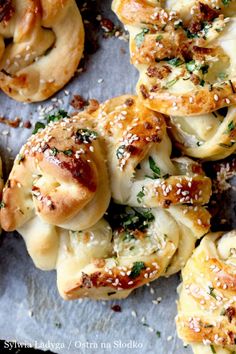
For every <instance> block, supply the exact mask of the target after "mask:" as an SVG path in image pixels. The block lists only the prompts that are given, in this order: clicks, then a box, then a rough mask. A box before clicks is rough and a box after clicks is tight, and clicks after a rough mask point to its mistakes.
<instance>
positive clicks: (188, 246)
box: [1, 96, 211, 299]
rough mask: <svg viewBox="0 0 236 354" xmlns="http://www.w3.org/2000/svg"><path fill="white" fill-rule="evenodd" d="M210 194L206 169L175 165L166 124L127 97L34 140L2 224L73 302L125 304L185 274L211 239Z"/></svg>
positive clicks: (12, 179) (16, 170)
mask: <svg viewBox="0 0 236 354" xmlns="http://www.w3.org/2000/svg"><path fill="white" fill-rule="evenodd" d="M210 195H211V181H210V179H209V178H207V177H206V176H205V175H204V173H203V170H202V168H201V166H200V165H199V164H198V163H196V162H194V161H192V160H191V159H189V158H177V159H174V158H171V144H170V140H169V138H168V135H167V133H166V125H165V120H164V118H163V117H162V115H161V114H159V113H155V112H153V111H150V110H149V109H148V108H145V107H143V105H142V104H141V103H140V102H139V100H138V98H137V97H136V96H121V97H117V98H114V99H111V100H110V101H107V102H105V103H104V104H101V105H100V107H99V108H98V109H97V110H96V111H95V112H93V113H88V111H87V112H82V113H79V114H78V115H77V116H74V117H73V118H70V119H64V120H62V121H60V122H57V123H54V124H50V125H49V126H48V127H47V128H46V129H44V130H42V131H41V132H39V133H37V135H35V136H33V137H32V138H30V139H29V141H28V142H27V143H26V144H25V145H24V146H23V148H22V150H21V151H20V154H19V155H18V157H17V158H16V160H15V163H14V166H13V169H12V171H11V174H10V176H9V180H8V182H7V184H6V186H5V189H4V192H3V202H4V205H5V206H4V208H2V209H1V221H2V225H3V228H4V229H5V230H8V231H9V230H13V229H17V230H18V231H19V232H20V233H21V234H22V236H23V237H24V239H25V241H26V245H27V248H28V251H29V253H30V255H31V257H32V258H33V260H34V262H35V264H36V266H38V267H39V268H41V269H54V268H56V269H57V282H58V288H59V292H60V294H61V295H62V296H63V297H64V298H65V299H76V298H79V297H86V296H87V297H91V298H96V299H101V298H102V299H109V298H111V297H113V298H124V297H126V296H128V295H129V293H130V292H131V291H132V290H133V289H135V288H137V287H139V286H141V285H143V284H145V283H147V282H150V281H153V280H155V279H157V278H158V277H160V276H169V275H170V274H173V273H175V272H177V271H178V270H180V269H181V268H182V267H183V265H184V264H185V263H186V260H187V259H188V258H189V256H190V255H191V253H192V251H193V249H194V245H195V242H196V240H197V239H198V238H200V237H201V236H203V235H204V234H205V233H206V232H208V230H209V226H210V215H209V213H208V211H207V210H206V209H205V208H204V204H205V203H207V202H208V200H209V198H210ZM110 197H112V200H113V201H112V203H110V206H109V208H108V204H109V202H110ZM107 209H108V210H107Z"/></svg>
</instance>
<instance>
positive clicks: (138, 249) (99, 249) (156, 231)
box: [56, 206, 210, 300]
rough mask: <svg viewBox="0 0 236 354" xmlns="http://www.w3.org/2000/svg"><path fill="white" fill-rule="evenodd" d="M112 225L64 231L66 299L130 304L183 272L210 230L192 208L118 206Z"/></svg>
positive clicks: (61, 270) (61, 260) (61, 264)
mask: <svg viewBox="0 0 236 354" xmlns="http://www.w3.org/2000/svg"><path fill="white" fill-rule="evenodd" d="M110 213H111V215H110ZM106 219H107V220H109V223H108V222H107V221H105V220H101V221H99V222H98V223H97V224H96V225H94V226H93V227H91V228H90V229H87V230H85V231H82V232H71V231H69V232H68V231H65V230H62V229H61V231H60V246H59V251H58V259H57V266H56V267H57V283H58V289H59V292H60V294H61V296H62V297H63V298H64V299H67V300H72V299H77V298H81V297H89V298H92V299H104V300H109V299H114V298H115V299H117V298H118V299H120V298H126V297H127V296H128V295H129V294H130V293H131V292H132V291H133V290H134V289H136V288H137V287H140V286H142V285H144V284H146V283H149V282H151V281H153V280H155V279H157V278H159V277H160V276H169V275H171V274H173V273H175V272H178V271H179V270H180V269H181V268H182V267H183V266H184V264H185V263H186V261H187V259H188V258H189V257H190V255H191V253H192V251H193V249H194V245H195V242H196V240H197V239H198V238H199V237H201V236H202V235H203V234H204V233H206V232H207V231H208V230H209V225H210V215H209V213H208V212H207V211H206V209H204V208H202V207H201V208H197V209H194V208H192V207H188V206H185V207H180V206H171V207H170V208H169V209H163V208H154V209H148V208H131V207H127V206H126V207H125V206H113V208H112V210H110V212H109V213H108V216H106Z"/></svg>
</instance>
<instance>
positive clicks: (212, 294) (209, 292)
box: [208, 286, 216, 299]
mask: <svg viewBox="0 0 236 354" xmlns="http://www.w3.org/2000/svg"><path fill="white" fill-rule="evenodd" d="M208 289H209V290H208V294H209V295H210V296H212V297H214V299H216V294H215V293H214V290H215V289H214V288H213V287H211V286H209V287H208Z"/></svg>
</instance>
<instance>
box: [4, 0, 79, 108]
mask: <svg viewBox="0 0 236 354" xmlns="http://www.w3.org/2000/svg"><path fill="white" fill-rule="evenodd" d="M1 3H2V2H1ZM83 48H84V28H83V23H82V19H81V16H80V12H79V10H78V8H77V5H76V2H75V1H74V0H36V1H35V0H23V1H22V0H21V1H20V0H12V1H10V0H8V1H7V2H4V4H3V5H2V4H1V7H0V70H1V72H0V88H1V89H2V90H3V91H4V92H5V93H6V94H7V95H9V96H10V97H12V98H14V99H15V100H18V101H23V102H36V101H42V100H45V99H47V98H48V97H50V96H52V95H53V94H54V93H55V92H57V91H58V90H60V89H61V88H62V87H63V86H64V85H65V84H66V83H67V82H68V81H69V80H70V78H71V77H72V76H73V74H74V73H75V71H76V68H77V66H78V64H79V61H80V59H81V56H82V53H83Z"/></svg>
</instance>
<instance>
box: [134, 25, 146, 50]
mask: <svg viewBox="0 0 236 354" xmlns="http://www.w3.org/2000/svg"><path fill="white" fill-rule="evenodd" d="M147 33H149V29H148V28H144V29H143V30H142V32H140V33H138V34H137V35H136V36H135V38H134V40H135V43H136V46H137V47H138V48H140V47H141V45H142V43H143V41H144V39H145V35H146V34H147Z"/></svg>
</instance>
